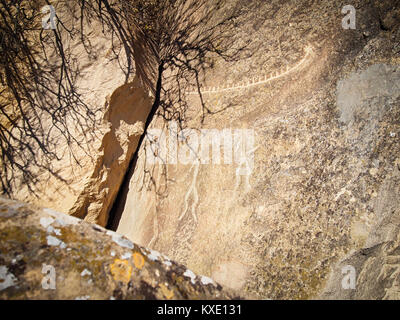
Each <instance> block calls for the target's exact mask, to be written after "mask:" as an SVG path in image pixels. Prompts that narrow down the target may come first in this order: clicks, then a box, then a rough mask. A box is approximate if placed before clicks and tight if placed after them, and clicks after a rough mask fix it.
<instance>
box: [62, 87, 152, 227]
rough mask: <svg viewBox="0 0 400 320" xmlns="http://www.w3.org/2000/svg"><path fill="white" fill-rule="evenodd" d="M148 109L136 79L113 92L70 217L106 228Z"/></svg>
mask: <svg viewBox="0 0 400 320" xmlns="http://www.w3.org/2000/svg"><path fill="white" fill-rule="evenodd" d="M150 107H151V99H150V97H149V96H148V95H147V94H146V91H145V90H144V89H143V88H142V87H141V86H140V83H139V81H138V80H137V79H135V81H133V82H132V83H127V84H125V85H123V86H121V87H119V88H118V89H116V90H115V91H114V92H113V94H112V95H111V98H110V100H109V102H108V105H107V111H106V114H105V117H104V118H105V122H106V123H107V124H109V130H108V131H107V132H106V133H105V134H104V136H103V139H102V144H101V147H100V154H99V155H98V158H97V160H96V164H95V166H94V168H93V172H92V174H91V177H90V179H89V180H88V181H87V182H86V184H85V188H84V189H83V190H82V192H81V194H80V196H79V197H78V199H77V201H76V202H75V204H74V206H73V207H72V208H71V209H70V210H69V213H70V214H71V215H73V216H77V217H80V218H82V219H83V218H84V219H85V220H86V221H88V222H93V223H97V224H99V225H101V226H106V224H107V221H108V213H109V210H110V209H111V206H112V204H113V202H114V200H115V197H116V195H117V192H118V190H119V186H120V185H121V183H122V180H123V178H124V176H125V172H126V171H127V169H128V165H129V162H130V160H131V157H132V155H133V153H134V152H135V151H136V148H137V146H138V142H139V138H140V136H141V135H142V134H143V127H144V123H145V122H146V118H147V115H148V113H149V112H150Z"/></svg>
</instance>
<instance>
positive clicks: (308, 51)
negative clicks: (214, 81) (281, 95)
mask: <svg viewBox="0 0 400 320" xmlns="http://www.w3.org/2000/svg"><path fill="white" fill-rule="evenodd" d="M304 51H305V52H306V54H305V55H304V57H303V59H301V60H300V61H299V62H298V63H297V64H296V65H294V66H293V67H292V68H289V67H286V70H285V71H283V72H281V73H279V72H275V73H273V74H274V75H273V76H271V77H269V78H268V79H267V78H266V77H267V76H264V80H261V81H257V82H256V81H254V80H252V81H248V83H247V84H246V85H242V86H233V87H228V88H220V87H212V89H211V90H204V91H203V90H200V91H201V93H218V92H224V91H231V90H239V89H245V88H249V87H253V86H257V85H260V84H264V83H268V82H270V81H272V80H276V79H279V78H281V77H284V76H285V75H287V74H289V73H291V72H293V71H295V70H297V69H299V68H300V67H301V65H303V64H304V63H305V62H306V61H307V60H308V58H309V56H310V55H311V53H312V52H313V49H312V47H311V46H307V47H306V48H305V50H304ZM187 94H189V95H194V94H198V91H189V92H187Z"/></svg>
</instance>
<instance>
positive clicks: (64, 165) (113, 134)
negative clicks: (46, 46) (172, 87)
mask: <svg viewBox="0 0 400 320" xmlns="http://www.w3.org/2000/svg"><path fill="white" fill-rule="evenodd" d="M62 8H63V7H62V6H59V8H58V9H57V12H58V14H59V15H60V17H62V21H63V23H65V25H66V26H67V28H68V27H71V26H72V25H73V24H74V23H77V21H76V20H74V19H77V18H76V17H75V18H74V17H73V16H71V14H70V13H69V11H68V12H67V13H65V12H63V10H62ZM83 23H84V27H85V30H87V31H85V37H87V39H86V42H85V43H83V42H82V40H81V39H80V38H79V37H77V38H70V37H68V36H67V35H66V36H65V38H66V39H67V40H66V42H67V43H66V44H65V45H66V46H67V45H69V46H71V55H72V57H73V58H74V59H75V61H76V67H75V68H76V69H77V71H76V79H75V85H76V87H77V88H78V90H79V94H80V99H82V101H83V102H84V103H85V105H86V107H87V109H88V110H90V111H91V112H93V113H94V114H95V115H96V116H95V119H94V120H93V123H92V122H90V121H88V120H87V119H85V118H83V119H82V123H84V124H85V125H84V128H83V129H80V130H78V129H77V124H76V123H75V121H72V120H71V121H70V125H69V126H68V131H69V134H70V135H71V137H72V138H71V139H70V140H68V141H67V140H66V139H62V135H61V136H60V135H59V134H57V135H56V134H54V133H53V131H54V130H53V131H52V130H51V128H52V125H53V123H52V119H51V118H49V116H46V115H43V117H42V118H41V122H42V126H43V128H44V130H45V131H49V136H50V137H51V138H52V139H57V141H58V142H57V148H56V150H54V151H55V152H56V154H57V158H54V159H53V160H52V161H51V163H49V164H48V165H49V166H50V167H51V168H52V169H53V171H54V172H56V173H57V176H55V175H51V174H49V173H48V172H45V171H44V170H41V168H37V180H36V181H35V183H34V185H33V186H31V188H32V190H31V189H29V187H28V186H27V184H26V183H25V182H24V180H23V179H21V181H20V182H19V185H18V188H16V189H15V191H14V193H13V195H12V197H13V198H14V199H16V200H20V201H24V202H28V203H32V204H35V205H38V206H43V207H44V206H45V207H51V208H53V209H54V210H57V211H60V212H65V213H68V214H71V215H73V216H76V217H79V218H82V219H85V220H87V221H90V222H94V223H97V224H100V225H102V226H105V225H106V223H107V219H108V212H109V210H110V207H111V205H112V203H113V201H114V198H115V195H116V193H117V192H118V190H119V187H120V184H121V182H122V179H123V177H124V175H125V171H126V168H127V167H128V164H129V161H130V159H131V157H132V155H133V153H134V152H135V150H136V147H137V143H138V140H139V138H140V136H141V135H142V132H143V126H144V122H145V121H146V118H147V115H148V113H149V111H150V108H151V104H152V98H151V97H150V95H149V92H148V90H146V89H144V86H143V85H142V84H141V83H140V81H138V80H137V78H136V77H134V74H133V75H131V76H130V77H129V79H126V75H125V73H124V69H123V67H122V66H121V61H119V60H118V59H116V58H115V56H114V54H113V50H115V49H116V47H118V46H119V44H118V42H117V41H116V42H113V41H112V40H111V35H110V34H109V33H108V32H102V30H103V27H104V26H102V24H101V23H100V22H92V23H91V24H89V23H88V22H86V21H84V22H83ZM89 44H90V46H89ZM87 50H89V52H90V54H89V53H88V52H87ZM52 59H53V60H54V64H56V62H57V61H58V60H57V59H58V56H56V57H53V58H52ZM120 59H123V54H122V53H121V57H120ZM83 117H85V115H84V114H83ZM68 121H69V120H68ZM86 121H87V122H88V123H87V124H86ZM55 135H56V137H54V136H55Z"/></svg>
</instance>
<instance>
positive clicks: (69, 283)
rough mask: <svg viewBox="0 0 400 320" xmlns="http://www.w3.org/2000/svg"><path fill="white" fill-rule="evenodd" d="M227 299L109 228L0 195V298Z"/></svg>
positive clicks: (213, 287) (208, 282) (207, 283)
mask: <svg viewBox="0 0 400 320" xmlns="http://www.w3.org/2000/svg"><path fill="white" fill-rule="evenodd" d="M53 275H54V278H52V277H53ZM230 298H233V296H232V294H231V293H228V292H226V291H223V290H222V288H221V286H220V285H218V284H216V283H215V282H214V281H213V280H211V279H210V278H207V277H202V276H197V275H195V274H194V273H193V272H191V271H190V270H188V269H187V268H186V267H184V266H182V265H180V264H177V263H175V262H173V261H171V260H169V259H168V258H167V257H165V256H163V255H161V254H159V253H158V252H155V251H152V250H147V249H145V248H143V247H140V246H138V245H136V244H134V243H132V242H131V241H130V240H128V239H126V238H125V237H123V236H121V235H119V234H117V233H115V232H112V231H108V230H106V229H104V228H102V227H100V226H98V225H95V224H90V223H87V222H84V221H82V220H80V219H78V218H74V217H71V216H69V215H65V214H62V213H58V212H55V211H53V210H49V209H43V210H42V209H39V208H35V207H33V206H32V205H28V204H24V203H20V202H16V201H11V200H8V199H5V198H0V299H230Z"/></svg>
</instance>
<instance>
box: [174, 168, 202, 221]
mask: <svg viewBox="0 0 400 320" xmlns="http://www.w3.org/2000/svg"><path fill="white" fill-rule="evenodd" d="M193 166H194V170H193V179H192V183H191V184H190V187H189V189H188V191H187V192H186V195H185V208H184V209H183V211H182V214H181V216H180V217H179V218H178V221H181V220H182V219H183V217H184V216H185V215H186V212H187V211H188V208H189V198H190V195H191V194H192V193H193V203H192V208H191V209H192V216H193V219H194V221H195V222H197V215H196V206H197V204H198V202H199V194H198V192H197V187H196V182H197V176H198V175H199V167H200V163H199V161H197V162H196V163H195V164H193ZM193 166H192V168H193Z"/></svg>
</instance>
